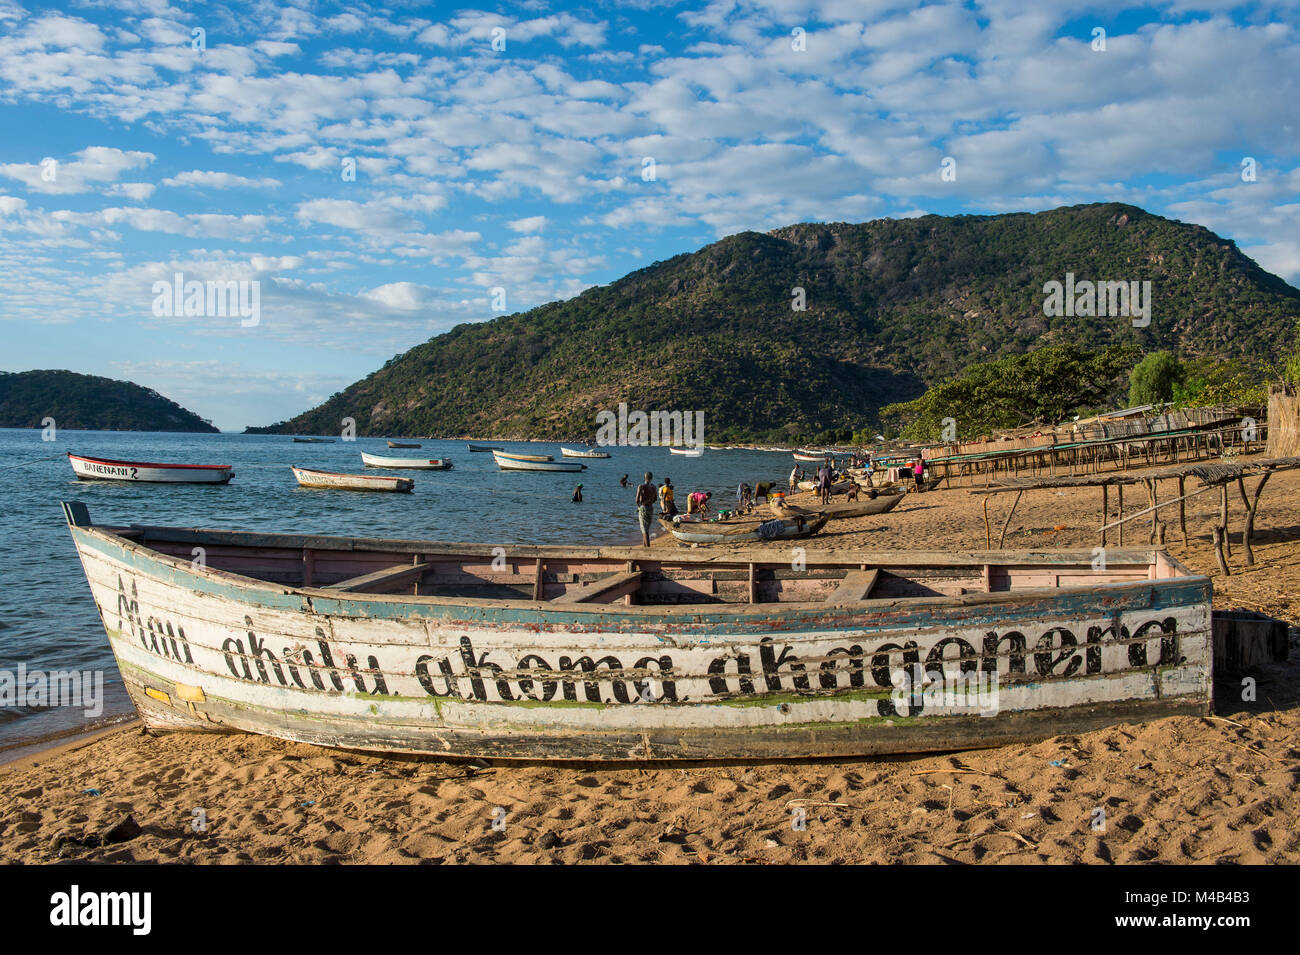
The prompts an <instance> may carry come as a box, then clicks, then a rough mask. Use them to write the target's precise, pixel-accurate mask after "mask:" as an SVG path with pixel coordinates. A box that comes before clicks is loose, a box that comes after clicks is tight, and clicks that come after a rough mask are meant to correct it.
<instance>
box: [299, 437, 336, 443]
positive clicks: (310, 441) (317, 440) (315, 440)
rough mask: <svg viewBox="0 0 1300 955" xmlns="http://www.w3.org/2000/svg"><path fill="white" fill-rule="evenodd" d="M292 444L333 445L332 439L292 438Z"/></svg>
mask: <svg viewBox="0 0 1300 955" xmlns="http://www.w3.org/2000/svg"><path fill="white" fill-rule="evenodd" d="M293 442H294V444H333V443H334V439H333V438H294V439H293Z"/></svg>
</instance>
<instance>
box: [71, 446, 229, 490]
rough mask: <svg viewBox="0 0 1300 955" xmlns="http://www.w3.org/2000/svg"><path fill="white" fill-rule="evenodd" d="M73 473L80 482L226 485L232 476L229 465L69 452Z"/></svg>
mask: <svg viewBox="0 0 1300 955" xmlns="http://www.w3.org/2000/svg"><path fill="white" fill-rule="evenodd" d="M68 462H69V463H70V464H71V465H72V471H73V473H74V474H76V475H77V478H78V479H79V480H82V481H134V482H138V483H142V484H226V483H227V482H229V481H230V479H231V478H232V477H234V476H235V468H234V466H233V465H230V464H160V463H158V462H150V461H118V460H114V459H113V458H91V457H87V456H86V455H84V454H73V453H72V452H68Z"/></svg>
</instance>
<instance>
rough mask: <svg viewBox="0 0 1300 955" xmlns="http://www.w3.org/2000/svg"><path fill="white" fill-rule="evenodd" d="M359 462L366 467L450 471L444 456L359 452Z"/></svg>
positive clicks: (449, 463) (449, 465)
mask: <svg viewBox="0 0 1300 955" xmlns="http://www.w3.org/2000/svg"><path fill="white" fill-rule="evenodd" d="M361 463H362V464H364V465H365V466H366V467H368V468H416V469H418V470H421V471H450V470H451V461H449V460H447V459H446V458H392V457H389V456H388V455H386V454H367V453H366V452H364V451H362V452H361Z"/></svg>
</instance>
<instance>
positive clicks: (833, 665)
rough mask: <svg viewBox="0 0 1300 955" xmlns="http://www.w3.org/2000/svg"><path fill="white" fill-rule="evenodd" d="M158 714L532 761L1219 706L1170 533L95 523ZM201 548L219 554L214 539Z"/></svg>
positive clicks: (1206, 627)
mask: <svg viewBox="0 0 1300 955" xmlns="http://www.w3.org/2000/svg"><path fill="white" fill-rule="evenodd" d="M64 513H65V517H66V519H67V522H68V525H69V527H70V530H71V534H72V538H73V542H74V544H75V546H76V549H77V552H78V554H79V556H80V558H81V563H82V566H83V568H84V570H85V574H86V579H87V581H88V582H89V585H90V590H91V593H92V595H93V597H94V600H95V603H96V605H97V607H98V609H99V613H100V616H101V618H102V620H103V624H104V627H105V629H106V631H107V635H108V641H109V644H110V646H111V647H112V650H113V653H114V654H115V656H116V658H117V663H118V668H119V670H120V671H121V674H122V678H123V681H124V683H125V686H126V689H127V691H128V692H129V693H130V695H131V698H132V700H133V701H134V702H135V705H136V707H137V709H138V710H139V712H140V715H141V716H142V717H143V719H144V722H145V723H146V725H147V726H148V727H150V728H151V729H154V730H195V731H224V732H228V731H244V732H250V733H261V734H265V735H269V736H274V737H279V738H281V739H286V740H297V741H300V742H305V743H314V744H317V745H322V746H333V747H343V748H350V749H359V750H368V751H376V752H398V753H420V754H437V755H449V756H476V757H486V758H510V759H546V760H552V759H573V760H672V759H731V758H745V759H777V758H792V757H808V756H823V757H824V756H858V755H868V754H875V753H895V752H924V751H934V750H955V749H963V748H971V747H984V746H995V745H1000V744H1003V743H1007V742H1013V741H1027V740H1035V739H1042V738H1045V737H1050V736H1053V735H1056V734H1060V733H1078V732H1082V731H1084V730H1088V729H1092V728H1096V727H1099V726H1105V725H1109V724H1115V723H1120V722H1136V721H1141V720H1148V719H1153V718H1156V717H1162V716H1169V715H1174V714H1205V713H1207V712H1209V709H1210V706H1211V702H1212V686H1213V683H1212V668H1213V657H1212V637H1211V626H1210V581H1209V579H1208V578H1206V577H1204V576H1202V575H1199V574H1194V573H1192V572H1190V571H1189V570H1188V569H1187V568H1186V567H1184V566H1183V565H1182V564H1180V563H1178V562H1177V561H1176V560H1174V559H1173V558H1171V557H1170V556H1169V555H1168V554H1166V553H1165V552H1163V551H1159V550H1150V549H1144V550H1136V549H1134V550H1122V549H1111V550H1108V551H1107V554H1106V562H1105V564H1104V565H1102V566H1100V567H1099V566H1098V565H1097V563H1096V562H1095V559H1094V557H1093V554H1092V553H1091V552H1089V551H1056V552H1044V551H1037V552H1033V551H1021V552H1008V551H989V552H982V553H981V552H977V553H969V554H952V553H944V554H937V553H906V552H878V553H877V552H855V553H831V552H827V553H822V554H818V553H816V552H814V551H808V552H806V553H801V555H800V559H799V560H797V561H792V560H791V559H790V558H789V555H788V554H787V553H784V552H781V551H769V550H761V549H754V550H750V551H745V550H738V551H736V552H732V553H728V554H721V555H715V554H709V553H701V552H682V551H678V550H675V549H674V550H669V551H664V552H660V551H658V550H657V549H647V548H642V547H610V548H596V547H588V548H566V547H529V546H515V547H507V548H505V553H504V559H502V548H501V547H500V546H494V545H492V544H486V543H485V544H443V543H435V542H431V541H421V540H378V539H367V538H352V537H323V536H316V535H310V534H263V533H248V532H239V531H223V530H198V529H189V528H175V527H156V526H149V525H143V524H129V525H125V526H121V525H97V524H94V523H92V522H91V520H90V515H89V512H88V511H87V509H86V507H85V505H84V504H82V503H67V504H64ZM197 547H201V548H204V550H205V553H206V555H207V557H206V562H197V561H195V560H194V559H193V553H194V549H195V548H197Z"/></svg>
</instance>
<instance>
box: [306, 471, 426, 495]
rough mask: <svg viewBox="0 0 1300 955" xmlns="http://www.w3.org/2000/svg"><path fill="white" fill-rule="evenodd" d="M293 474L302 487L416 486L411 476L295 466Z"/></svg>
mask: <svg viewBox="0 0 1300 955" xmlns="http://www.w3.org/2000/svg"><path fill="white" fill-rule="evenodd" d="M292 470H293V476H294V477H295V478H297V479H298V484H299V485H300V486H302V487H311V488H322V489H329V490H334V491H398V492H404V491H410V490H413V489H414V488H415V481H413V480H412V479H411V478H402V477H385V476H382V475H371V474H339V473H337V472H334V471H313V470H311V469H310V468H293V469H292Z"/></svg>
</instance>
